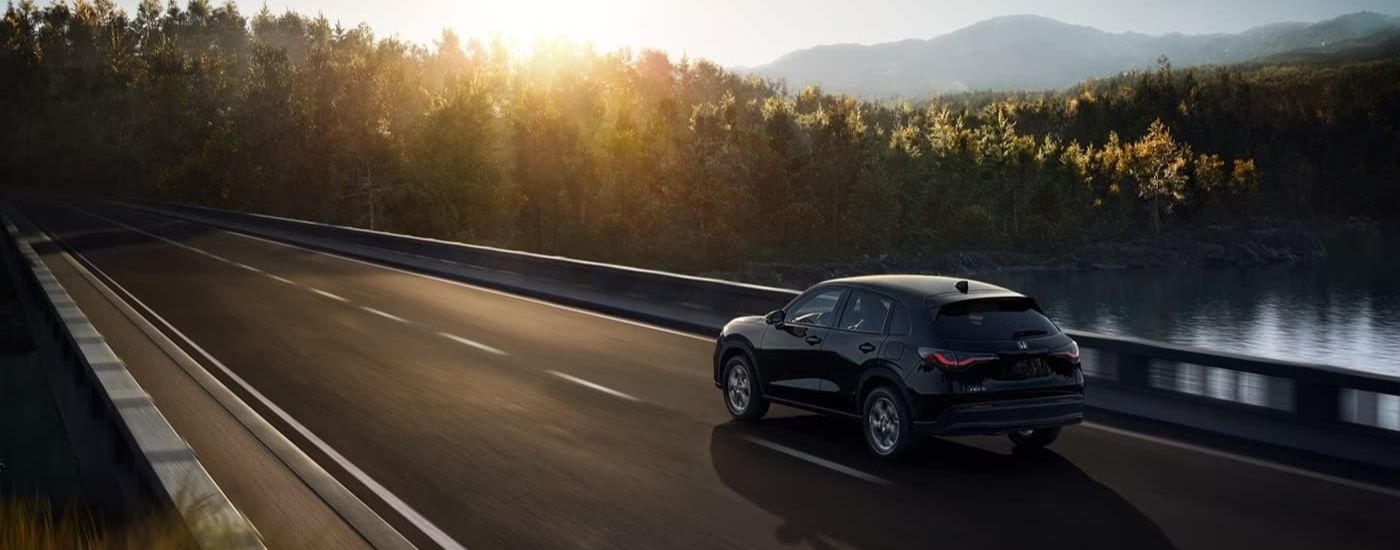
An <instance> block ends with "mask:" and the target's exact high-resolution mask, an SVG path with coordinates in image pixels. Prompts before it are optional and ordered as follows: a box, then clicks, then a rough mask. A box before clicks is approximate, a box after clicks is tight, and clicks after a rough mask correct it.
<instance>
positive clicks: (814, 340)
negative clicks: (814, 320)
mask: <svg viewBox="0 0 1400 550" xmlns="http://www.w3.org/2000/svg"><path fill="white" fill-rule="evenodd" d="M807 343H808V344H811V345H814V346H815V345H817V344H820V343H822V339H821V337H820V336H808V337H807Z"/></svg>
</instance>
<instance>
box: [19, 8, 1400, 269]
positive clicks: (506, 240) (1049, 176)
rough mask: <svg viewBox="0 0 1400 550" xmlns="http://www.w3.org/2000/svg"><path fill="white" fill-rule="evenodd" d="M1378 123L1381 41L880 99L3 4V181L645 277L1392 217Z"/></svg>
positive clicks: (322, 34) (285, 20)
mask: <svg viewBox="0 0 1400 550" xmlns="http://www.w3.org/2000/svg"><path fill="white" fill-rule="evenodd" d="M426 16H428V15H426V14H425V17H426ZM1397 132H1400V59H1385V60H1379V61H1368V62H1342V61H1336V62H1308V63H1293V64H1285V65H1277V64H1274V65H1269V64H1255V65H1240V66H1226V67H1205V68H1186V69H1178V68H1173V67H1172V66H1171V63H1170V60H1167V59H1165V58H1164V59H1162V60H1160V61H1159V65H1158V67H1157V68H1156V70H1153V71H1140V72H1131V73H1125V74H1121V75H1118V76H1114V77H1109V78H1104V79H1099V80H1093V81H1088V82H1084V83H1082V84H1081V85H1079V86H1076V87H1074V88H1071V89H1067V90H1060V91H1049V92H1036V93H1029V92H1026V93H1009V94H1008V93H997V94H993V93H972V94H961V95H954V96H945V97H935V98H931V99H928V100H925V101H918V102H913V101H910V102H899V103H895V102H869V101H863V100H860V99H858V98H853V97H847V96H841V95H833V94H827V93H823V92H822V91H821V90H820V89H819V88H815V87H806V88H802V89H790V88H789V87H788V86H787V84H785V83H782V82H771V81H765V80H762V79H759V78H755V77H750V76H745V75H743V74H736V73H735V72H732V71H728V70H726V69H724V68H722V67H720V66H718V65H716V64H714V63H712V62H709V61H706V60H703V59H689V58H684V57H682V58H674V57H670V56H668V55H667V54H665V53H662V52H658V51H650V50H642V51H636V52H634V51H627V50H623V51H611V52H602V51H596V50H595V49H593V48H591V47H589V46H587V45H585V44H575V43H569V42H562V41H538V42H535V43H534V44H532V45H530V47H528V48H515V49H512V48H510V47H507V46H506V45H505V44H503V43H502V42H501V41H500V40H494V41H490V40H488V41H484V42H483V41H476V40H471V41H464V40H462V39H460V38H459V37H457V36H456V35H454V34H453V33H451V32H450V31H444V33H443V34H442V36H441V38H440V39H438V40H437V41H436V42H435V43H434V44H431V45H418V44H414V43H409V42H405V41H401V40H398V39H395V38H382V37H378V36H376V35H375V33H374V32H373V30H372V29H371V28H369V27H367V26H363V25H362V26H358V27H353V28H346V27H343V26H341V25H339V24H336V23H333V22H332V21H330V20H328V19H326V18H325V17H308V16H304V15H299V14H296V13H290V12H289V13H282V14H276V13H271V12H269V11H268V10H267V9H266V8H263V9H262V10H261V11H259V12H257V13H253V14H251V15H245V14H244V13H242V12H241V11H240V8H239V7H238V6H236V5H235V4H233V3H231V2H230V3H225V4H221V5H214V4H211V3H210V2H208V1H207V0H192V1H190V2H188V3H187V4H186V5H184V6H180V5H178V4H176V3H174V2H172V3H170V4H168V5H162V4H160V3H159V2H157V1H156V0H146V1H145V2H143V3H142V4H141V5H140V7H139V9H137V10H136V13H134V14H128V13H125V12H123V11H122V10H120V9H118V8H117V7H115V6H114V5H113V4H112V3H111V2H110V1H109V0H97V1H85V0H82V1H76V2H71V3H64V2H57V3H54V4H51V5H48V6H45V7H39V6H36V5H35V4H34V3H33V2H32V1H30V0H23V1H21V2H18V3H12V4H10V5H9V7H8V9H7V10H6V12H5V16H4V20H3V23H0V185H4V186H13V187H31V188H42V189H47V190H53V191H58V192H72V193H82V194H86V195H97V196H108V197H145V198H158V199H164V200H173V201H182V202H191V203H198V204H204V205H210V206H217V207H225V208H234V209H241V210H247V211H254V212H262V213H268V214H274V215H280V216H289V217H296V218H302V219H309V220H315V221H321V222H329V223H337V224H346V225H354V226H361V227H371V228H375V229H379V230H385V231H394V232H401V233H409V234H415V235H422V236H429V237H436V238H446V239H455V240H460V241H463V242H470V243H478V244H487V245H494V246H503V247H508V248H516V249H523V250H530V251H535V252H542V253H548V254H560V255H566V256H572V257H579V258H587V259H594V260H601V261H608V262H617V263H625V264H630V265H639V266H645V267H656V268H665V269H679V270H704V269H716V268H723V267H726V266H733V265H735V264H737V263H741V262H745V261H750V260H756V259H783V260H794V261H801V260H804V259H817V258H821V259H831V258H842V257H851V256H857V255H865V254H883V253H902V252H936V251H949V250H963V249H968V250H973V249H978V250H997V249H1003V250H1023V249H1036V250H1055V249H1057V248H1060V247H1068V246H1073V245H1075V244H1076V243H1083V242H1088V241H1095V240H1102V239H1119V238H1125V237H1130V236H1133V235H1146V234H1151V233H1154V232H1158V231H1162V230H1163V229H1164V228H1168V229H1169V228H1172V227H1190V226H1199V225H1209V224H1228V223H1234V222H1239V221H1241V220H1247V219H1252V218H1255V217H1261V216H1262V217H1280V218H1283V217H1287V218H1319V219H1326V218H1333V219H1336V218H1352V217H1361V218H1369V219H1393V218H1395V217H1396V215H1397V210H1396V205H1397V204H1400V134H1398V133H1397Z"/></svg>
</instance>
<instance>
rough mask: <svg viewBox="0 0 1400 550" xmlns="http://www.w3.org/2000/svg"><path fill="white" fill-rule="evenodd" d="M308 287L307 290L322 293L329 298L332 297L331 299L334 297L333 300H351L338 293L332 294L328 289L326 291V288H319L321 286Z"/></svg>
mask: <svg viewBox="0 0 1400 550" xmlns="http://www.w3.org/2000/svg"><path fill="white" fill-rule="evenodd" d="M306 289H307V290H310V291H312V292H315V293H317V294H320V295H322V296H325V297H327V298H330V299H332V300H335V301H337V302H349V301H350V300H348V299H346V298H345V297H344V296H340V295H336V294H331V293H329V292H326V291H324V290H321V289H319V288H311V287H306Z"/></svg>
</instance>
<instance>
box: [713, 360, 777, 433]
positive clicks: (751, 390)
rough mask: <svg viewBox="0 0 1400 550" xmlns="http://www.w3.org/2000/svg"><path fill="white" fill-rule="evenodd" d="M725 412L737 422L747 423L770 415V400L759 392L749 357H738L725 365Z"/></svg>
mask: <svg viewBox="0 0 1400 550" xmlns="http://www.w3.org/2000/svg"><path fill="white" fill-rule="evenodd" d="M722 380H723V381H724V391H723V392H721V393H720V396H721V397H722V398H723V399H724V410H726V411H729V416H732V417H734V419H735V420H741V421H745V422H749V421H753V420H758V419H760V418H763V415H765V414H768V400H767V399H764V398H763V392H761V391H759V384H758V378H757V377H756V376H754V370H753V367H752V366H750V365H749V359H748V357H746V356H744V355H743V354H740V355H736V356H734V357H732V358H730V359H729V361H727V362H725V364H724V378H723V379H722Z"/></svg>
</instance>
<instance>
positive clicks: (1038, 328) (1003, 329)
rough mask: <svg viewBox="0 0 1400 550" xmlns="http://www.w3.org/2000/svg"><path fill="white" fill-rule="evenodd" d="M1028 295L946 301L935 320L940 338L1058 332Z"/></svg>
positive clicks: (1006, 337)
mask: <svg viewBox="0 0 1400 550" xmlns="http://www.w3.org/2000/svg"><path fill="white" fill-rule="evenodd" d="M1031 304H1032V302H1031V301H1030V300H1025V299H1011V300H1004V299H1002V300H968V301H964V302H954V303H951V304H947V305H944V306H943V307H942V309H940V310H939V311H938V317H937V318H936V319H934V321H933V330H934V332H936V333H937V334H938V336H939V337H941V338H950V339H954V340H1009V339H1014V338H1033V337H1036V336H1042V335H1046V334H1057V333H1059V332H1060V329H1059V328H1057V327H1056V326H1055V324H1054V323H1051V322H1050V319H1048V318H1046V317H1045V315H1042V314H1041V313H1040V312H1039V311H1036V310H1035V309H1034V308H1032V307H1031Z"/></svg>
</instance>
